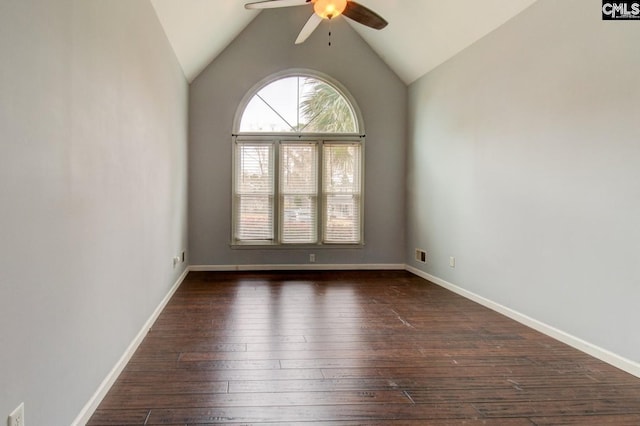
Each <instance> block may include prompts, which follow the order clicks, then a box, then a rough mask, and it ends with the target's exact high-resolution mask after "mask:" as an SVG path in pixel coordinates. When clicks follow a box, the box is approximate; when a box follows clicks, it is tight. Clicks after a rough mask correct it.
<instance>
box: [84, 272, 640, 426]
mask: <svg viewBox="0 0 640 426" xmlns="http://www.w3.org/2000/svg"><path fill="white" fill-rule="evenodd" d="M223 423H237V424H275V425H294V424H313V425H314V426H319V425H458V424H465V425H484V424H494V425H507V426H511V425H513V426H515V425H616V426H618V425H640V379H639V378H636V377H634V376H632V375H630V374H627V373H624V372H622V371H620V370H618V369H616V368H614V367H611V366H610V365H608V364H605V363H603V362H601V361H598V360H596V359H594V358H592V357H590V356H588V355H586V354H584V353H581V352H579V351H577V350H575V349H572V348H570V347H569V346H567V345H564V344H562V343H559V342H557V341H555V340H553V339H551V338H549V337H546V336H544V335H542V334H540V333H538V332H536V331H533V330H531V329H529V328H527V327H524V326H522V325H520V324H518V323H516V322H514V321H512V320H510V319H508V318H505V317H503V316H501V315H499V314H497V313H495V312H493V311H490V310H488V309H486V308H484V307H482V306H480V305H477V304H475V303H473V302H470V301H468V300H466V299H464V298H462V297H460V296H458V295H456V294H453V293H451V292H449V291H447V290H444V289H442V288H440V287H438V286H436V285H434V284H431V283H429V282H427V281H425V280H423V279H421V278H419V277H416V276H414V275H411V274H409V273H407V272H401V271H385V272H381V271H376V272H291V273H241V272H238V273H230V272H225V273H222V272H216V273H204V272H198V273H194V272H191V273H190V274H189V276H188V277H187V279H186V280H185V281H184V283H183V284H182V285H181V287H180V288H179V289H178V291H177V292H176V294H175V295H174V297H173V298H172V300H171V301H170V303H169V304H168V305H167V307H166V308H165V310H164V311H163V312H162V314H161V315H160V317H159V318H158V320H157V321H156V323H155V324H154V326H153V328H152V329H151V331H150V332H149V334H148V335H147V337H146V338H145V340H144V342H143V343H142V345H141V346H140V347H139V349H138V351H137V352H136V353H135V355H134V356H133V358H132V359H131V361H130V363H129V364H128V365H127V367H126V369H125V370H124V371H123V373H122V374H121V376H120V377H119V379H118V380H117V382H116V383H115V384H114V386H113V388H112V389H111V390H110V392H109V394H108V395H107V396H106V398H105V399H104V400H103V402H102V403H101V405H100V406H99V408H98V409H97V411H96V412H95V414H94V415H93V417H92V418H91V420H90V422H89V423H88V424H89V425H92V426H96V425H155V424H162V425H167V424H169V425H191V424H223Z"/></svg>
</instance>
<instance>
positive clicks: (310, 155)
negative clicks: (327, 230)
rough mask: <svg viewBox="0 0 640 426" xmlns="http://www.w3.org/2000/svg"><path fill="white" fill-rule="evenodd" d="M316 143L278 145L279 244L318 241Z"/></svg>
mask: <svg viewBox="0 0 640 426" xmlns="http://www.w3.org/2000/svg"><path fill="white" fill-rule="evenodd" d="M317 199H318V147H317V144H315V143H314V144H297V143H283V144H282V145H281V146H280V200H281V202H280V206H281V207H280V211H281V223H282V226H281V240H282V242H283V243H285V244H287V243H294V244H295V243H298V244H301V243H307V244H313V243H316V242H317V241H318V236H317V234H318V233H317V229H318V227H317V205H318V203H317Z"/></svg>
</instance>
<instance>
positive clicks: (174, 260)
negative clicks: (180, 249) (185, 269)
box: [173, 256, 180, 268]
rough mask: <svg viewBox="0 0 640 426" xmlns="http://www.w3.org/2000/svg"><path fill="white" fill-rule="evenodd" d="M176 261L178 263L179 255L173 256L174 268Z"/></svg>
mask: <svg viewBox="0 0 640 426" xmlns="http://www.w3.org/2000/svg"><path fill="white" fill-rule="evenodd" d="M178 263H180V256H176V257H174V258H173V267H174V268H175V267H176V266H177V265H178Z"/></svg>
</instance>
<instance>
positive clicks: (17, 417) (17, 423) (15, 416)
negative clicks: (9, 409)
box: [7, 402, 24, 426]
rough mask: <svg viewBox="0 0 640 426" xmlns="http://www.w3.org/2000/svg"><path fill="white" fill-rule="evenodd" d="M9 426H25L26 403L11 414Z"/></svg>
mask: <svg viewBox="0 0 640 426" xmlns="http://www.w3.org/2000/svg"><path fill="white" fill-rule="evenodd" d="M7 425H8V426H24V402H22V403H21V404H20V405H19V406H18V408H16V409H15V410H13V413H11V414H9V419H8V421H7Z"/></svg>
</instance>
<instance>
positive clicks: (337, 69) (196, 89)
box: [189, 8, 407, 265]
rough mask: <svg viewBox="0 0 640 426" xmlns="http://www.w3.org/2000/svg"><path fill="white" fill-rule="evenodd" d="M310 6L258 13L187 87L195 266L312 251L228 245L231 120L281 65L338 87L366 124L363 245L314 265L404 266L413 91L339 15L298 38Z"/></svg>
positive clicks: (274, 259) (279, 260) (301, 257)
mask: <svg viewBox="0 0 640 426" xmlns="http://www.w3.org/2000/svg"><path fill="white" fill-rule="evenodd" d="M308 17H309V9H308V8H285V9H274V10H267V11H264V12H262V13H261V14H260V15H258V17H257V18H256V19H255V20H254V21H253V22H252V23H251V24H249V26H248V27H247V28H246V29H245V30H244V32H243V33H241V34H240V36H239V37H238V38H237V39H236V40H235V41H234V42H233V43H231V45H230V46H229V47H228V48H227V49H226V50H225V51H224V52H223V53H222V54H221V55H220V56H219V57H218V58H217V59H216V60H215V61H214V62H213V63H212V64H211V65H209V67H208V68H206V69H205V70H204V71H203V73H202V74H200V76H199V77H198V78H196V79H195V81H194V82H193V83H192V84H191V86H190V96H189V101H190V104H189V109H190V113H189V131H190V134H189V243H190V260H191V264H192V265H243V264H292V263H294V264H297V263H308V258H309V256H308V253H309V252H311V251H307V250H301V249H299V250H279V249H275V250H255V249H249V250H247V249H241V250H232V249H231V248H230V247H229V244H230V240H231V158H232V157H231V155H232V149H231V148H232V140H231V133H232V125H233V119H234V115H235V113H236V109H237V108H238V105H239V104H240V101H241V100H242V98H243V96H244V95H245V94H246V93H247V92H248V91H249V90H250V89H251V88H252V87H253V86H254V85H255V84H256V83H258V82H260V81H261V80H262V79H264V78H265V77H268V76H270V75H272V74H274V73H276V72H278V71H282V70H286V69H291V68H306V69H313V70H316V71H320V72H322V73H325V74H328V75H329V76H331V77H333V78H334V79H336V80H337V81H338V82H340V83H342V85H343V86H345V87H346V89H347V90H348V91H349V92H350V93H351V94H352V95H353V96H354V97H355V99H356V101H357V103H358V105H359V107H360V109H361V111H362V114H363V116H364V124H365V128H366V134H367V138H366V158H365V164H366V166H365V167H366V182H365V212H364V213H365V240H366V246H365V248H364V249H351V250H345V249H338V250H334V249H320V250H312V252H314V253H316V259H317V263H325V264H326V263H329V264H333V263H343V264H344V263H347V264H374V263H378V264H379V263H404V223H403V221H404V183H405V182H404V153H405V147H406V143H405V132H406V106H407V97H406V96H407V88H406V86H405V85H404V84H403V83H402V81H401V80H400V79H399V78H398V77H397V76H396V75H395V74H394V73H393V72H392V71H391V70H390V69H389V68H388V67H387V66H386V65H385V64H384V63H383V62H382V61H381V59H380V58H379V57H378V56H377V55H376V54H375V53H374V52H373V51H372V50H371V49H370V48H369V47H368V45H367V44H366V43H365V42H364V41H363V40H362V38H361V37H360V36H359V35H357V34H356V33H355V31H353V30H352V29H351V27H350V26H348V24H346V23H345V22H344V21H343V20H341V21H336V22H334V24H333V36H332V41H333V45H332V46H331V47H329V46H328V43H327V41H328V37H327V36H328V26H327V25H328V24H327V23H324V24H323V25H322V26H321V27H320V28H319V29H318V30H316V32H315V33H314V34H313V35H312V36H311V38H310V39H308V40H307V42H306V43H304V44H302V45H299V46H295V45H294V44H293V42H294V40H295V39H296V37H297V34H298V32H299V31H300V29H301V28H302V26H303V25H304V23H305V22H306V20H307V19H308Z"/></svg>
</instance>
